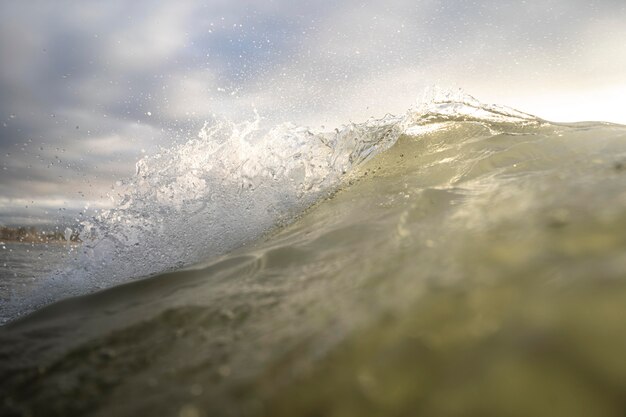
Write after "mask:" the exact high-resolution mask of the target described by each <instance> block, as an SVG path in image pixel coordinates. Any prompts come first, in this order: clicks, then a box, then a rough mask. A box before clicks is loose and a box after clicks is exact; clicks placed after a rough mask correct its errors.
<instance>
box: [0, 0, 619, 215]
mask: <svg viewBox="0 0 626 417" xmlns="http://www.w3.org/2000/svg"><path fill="white" fill-rule="evenodd" d="M624 22H626V2H624V0H526V1H523V0H522V1H520V0H516V1H508V0H473V1H469V0H447V1H435V0H396V1H384V2H383V1H370V2H364V1H351V0H332V1H330V0H318V1H297V0H274V1H271V0H265V1H248V0H239V1H237V0H205V1H176V2H163V1H141V0H138V1H133V2H128V1H122V0H108V1H106V2H102V1H81V2H69V1H63V0H58V1H54V2H51V1H48V0H45V1H37V0H31V1H28V2H20V1H11V0H5V1H2V2H0V148H1V149H0V224H28V225H30V224H44V223H50V222H53V221H59V220H58V219H62V221H63V222H67V221H73V219H75V218H76V217H77V216H78V215H79V213H81V212H83V213H88V212H89V211H87V212H86V211H85V210H86V208H87V210H93V209H98V208H105V207H108V206H110V205H111V204H112V203H111V201H112V200H111V198H110V197H111V195H112V194H114V189H115V187H116V183H118V181H121V180H123V179H124V178H128V177H130V176H132V175H133V174H134V171H135V163H136V161H137V160H138V159H139V158H141V157H142V156H143V155H145V154H153V153H155V152H158V150H159V149H160V147H170V146H172V145H173V144H175V143H180V142H184V141H186V140H187V139H189V138H192V137H195V136H196V134H197V132H198V130H199V129H200V127H201V126H202V125H203V123H204V122H205V121H207V120H211V118H212V117H214V115H218V116H224V117H228V118H230V119H231V120H246V119H251V118H253V116H254V111H255V109H256V110H257V111H258V112H259V114H261V115H262V116H263V117H264V118H265V121H266V122H268V123H282V122H293V123H296V124H300V125H308V126H313V127H320V126H325V127H326V128H334V127H335V126H339V125H342V124H345V123H348V122H350V121H354V122H358V121H362V120H365V119H367V118H369V117H372V116H373V117H381V116H383V115H385V114H386V113H392V114H401V113H404V112H405V111H406V110H407V109H408V108H409V107H410V106H411V105H413V104H414V102H415V100H416V99H417V98H419V97H420V96H421V95H422V93H423V91H424V89H425V88H428V87H432V86H438V87H441V88H447V89H456V88H462V89H463V90H464V91H466V92H467V93H469V94H471V95H473V96H475V97H476V98H478V99H479V100H481V101H483V102H487V103H497V104H503V105H508V106H510V107H514V108H517V109H519V110H522V111H525V112H529V113H533V114H536V115H538V116H540V117H543V118H545V119H548V120H555V121H582V120H602V121H610V122H615V123H623V124H626V42H625V41H624V40H625V39H626V24H624ZM118 184H119V183H118Z"/></svg>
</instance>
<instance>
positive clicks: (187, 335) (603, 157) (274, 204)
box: [0, 101, 626, 417]
mask: <svg viewBox="0 0 626 417" xmlns="http://www.w3.org/2000/svg"><path fill="white" fill-rule="evenodd" d="M368 123H369V124H363V125H354V126H353V127H351V128H350V129H352V130H351V131H352V132H355V133H354V134H353V135H351V136H346V135H347V134H346V131H343V133H341V131H337V132H336V136H333V135H330V134H329V135H326V136H324V135H321V136H319V135H318V136H316V135H313V134H312V135H311V136H310V138H309V139H310V141H312V142H306V141H305V140H304V139H301V141H302V142H303V143H305V145H302V146H304V148H303V152H302V154H301V155H300V156H296V153H294V152H291V151H289V152H291V153H289V155H291V156H289V157H288V156H286V155H287V153H288V152H287V151H286V150H285V154H283V155H282V157H283V163H285V164H286V165H282V166H283V167H284V170H283V171H282V173H279V172H278V171H275V172H274V177H272V174H271V173H270V172H269V171H268V170H267V167H268V166H270V164H269V163H265V162H266V161H267V160H264V163H263V164H261V165H254V164H252V165H250V167H249V168H244V169H240V170H231V171H229V172H231V173H235V174H236V175H239V174H241V173H247V174H249V175H245V176H236V175H235V174H232V175H231V176H230V177H228V179H227V180H225V181H227V182H228V181H231V182H236V183H238V184H247V183H246V182H245V181H249V182H250V181H251V184H252V185H251V186H249V187H248V188H249V189H250V190H252V191H240V192H239V194H233V197H232V198H231V197H223V196H225V195H227V193H226V194H225V193H222V194H220V195H221V196H222V197H220V198H223V200H222V202H224V201H226V203H225V204H226V206H225V207H226V208H227V210H228V211H229V212H230V215H231V216H232V217H231V218H229V219H228V220H225V221H224V222H223V223H221V224H222V225H221V226H220V225H219V224H218V225H216V224H211V223H203V222H200V221H199V220H198V219H200V218H203V216H208V217H210V216H209V215H208V214H206V212H204V211H203V209H202V208H200V207H199V206H196V205H192V206H188V205H186V204H189V202H188V201H187V202H185V201H183V200H184V199H182V200H181V199H176V198H174V200H175V201H177V203H176V204H179V203H180V204H181V206H180V207H179V208H178V210H183V211H184V212H185V213H188V214H189V213H192V214H191V215H190V216H191V217H189V216H188V217H187V221H188V223H186V226H185V227H187V229H185V230H195V231H196V232H197V233H196V234H194V233H191V232H190V233H191V237H190V235H189V234H184V236H183V235H177V234H175V235H174V236H175V239H174V241H172V240H170V241H168V242H167V243H168V244H171V243H172V242H174V245H173V246H170V247H173V249H172V251H170V252H168V249H167V246H165V245H164V246H161V247H159V251H157V252H156V253H155V254H154V256H158V259H160V260H161V261H159V262H161V263H159V264H158V265H156V264H155V263H154V262H153V263H152V264H151V265H153V266H155V265H156V266H158V267H159V268H161V267H163V268H165V269H168V268H169V269H168V270H169V272H166V273H163V274H159V275H156V276H153V277H151V278H149V279H144V280H139V281H137V280H135V281H131V282H128V283H125V284H123V285H117V286H115V287H113V288H110V289H107V290H104V291H100V292H97V293H93V294H90V295H83V296H81V297H76V298H72V299H68V300H65V301H61V302H57V303H56V304H52V305H49V306H48V307H45V308H43V309H41V310H39V311H37V312H35V313H34V314H32V315H30V316H28V317H26V318H24V319H21V320H18V321H14V322H12V323H10V324H8V325H6V326H4V327H2V328H0V400H1V402H0V414H1V415H3V416H5V415H6V416H30V415H34V416H39V415H46V416H69V415H89V416H138V415H160V416H181V417H182V416H272V417H277V416H342V417H350V416H354V417H357V416H358V417H364V416H407V415H420V416H483V417H484V416H520V417H522V416H531V415H532V416H546V417H547V416H550V417H555V416H567V417H576V416H591V415H593V416H607V417H608V416H616V417H617V416H623V415H624V412H625V411H626V360H625V358H624V352H626V332H625V331H624V330H625V329H626V314H624V312H625V309H624V305H626V276H625V274H624V271H626V127H624V126H618V125H611V124H604V123H581V124H572V125H559V124H552V123H549V122H546V121H543V120H541V119H537V118H534V117H532V116H529V115H525V114H523V113H519V112H515V111H512V110H510V109H504V108H499V107H494V106H482V105H478V104H476V103H474V102H471V101H465V102H439V103H436V105H435V104H433V105H431V106H430V107H428V108H423V109H420V110H419V111H417V110H415V111H412V112H409V113H407V115H405V116H403V117H397V118H394V117H388V118H386V119H384V120H382V121H376V122H374V121H370V122H368ZM290 132H293V130H290ZM341 135H344V136H341ZM299 137H300V138H301V136H299ZM342 137H349V138H351V139H350V141H342V139H341V138H342ZM320 138H323V139H324V140H322V139H320ZM352 138H354V140H353V139H352ZM364 138H366V139H367V140H365V141H363V140H362V139H364ZM333 141H334V142H333ZM198 143H199V142H198ZM198 143H197V144H196V145H197V146H200V145H198ZM318 145H319V148H318ZM294 146H295V145H294ZM298 146H300V145H298ZM264 149H271V146H270V147H264ZM292 150H293V149H292ZM254 154H255V155H259V153H258V152H255V153H254ZM271 154H275V152H273V151H272V152H269V153H268V154H267V155H271ZM169 157H171V155H170V156H167V158H169ZM266 158H269V156H266ZM289 158H291V159H289ZM298 158H300V159H298ZM333 158H334V159H333ZM303 159H304V160H305V161H308V162H307V163H305V164H301V165H302V166H304V167H309V169H308V170H307V169H305V168H302V169H300V168H298V167H299V166H300V165H299V164H300V163H299V162H298V163H293V164H292V163H291V162H289V161H301V160H303ZM222 161H223V163H224V164H225V165H228V163H229V161H230V160H228V159H222ZM285 161H287V162H285ZM310 161H316V162H315V163H310V164H309V162H310ZM337 161H339V162H337ZM253 162H254V161H253ZM307 164H309V165H307ZM155 166H156V165H155ZM167 166H168V167H171V168H172V169H173V166H170V165H167ZM198 166H199V168H197V169H198V170H200V169H204V168H202V164H200V163H199V165H198ZM251 167H256V168H251ZM314 167H317V168H316V169H317V170H315V169H313V168H314ZM144 168H145V169H148V170H149V171H148V172H149V174H147V177H146V178H145V180H146V181H150V180H151V178H152V179H154V181H155V182H158V184H163V183H162V182H159V181H162V178H161V179H158V180H157V179H155V178H156V177H154V176H152V177H151V176H150V175H153V173H154V171H151V169H152V168H151V167H150V166H146V167H143V166H140V169H144ZM168 169H169V168H168ZM216 169H221V168H216V167H214V168H212V170H213V171H211V172H213V173H214V172H217V171H215V170H216ZM246 169H250V170H251V171H246ZM206 172H208V171H204V173H206ZM220 172H221V171H220ZM296 172H299V173H300V174H298V175H300V176H299V177H297V178H298V180H297V181H296V183H295V184H293V185H291V186H287V184H290V182H289V179H290V178H296V176H295V175H296V174H295V173H296ZM283 174H284V176H281V175H283ZM138 175H141V174H140V173H139V174H138ZM165 175H166V176H167V178H169V181H170V183H168V184H169V185H168V186H169V189H170V190H172V192H173V193H174V194H175V193H176V192H178V191H180V190H183V189H184V187H192V185H190V184H193V183H194V181H196V182H197V183H198V184H200V185H197V187H199V189H201V190H204V189H205V188H206V187H207V184H209V185H210V184H211V183H210V181H209V180H207V178H206V177H203V175H204V174H203V173H202V172H200V171H196V174H194V175H195V178H196V179H195V180H194V179H189V178H188V181H186V182H184V184H182V185H181V184H180V183H179V184H178V186H176V184H174V183H175V182H176V179H177V178H180V176H179V174H176V175H174V176H172V177H170V176H169V175H170V174H169V173H166V174H165ZM207 175H212V174H211V173H209V174H207ZM233 178H237V179H236V180H233ZM200 179H201V180H204V181H205V182H204V183H202V182H201V181H199V180H200ZM133 181H136V182H141V181H142V179H141V177H138V178H137V179H135V180H133ZM242 181H243V182H242ZM276 182H278V185H277V186H276V188H274V185H273V184H276ZM229 184H230V183H229ZM229 184H226V183H223V186H224V189H226V188H228V187H229V186H230V185H229ZM227 186H228V187H227ZM138 187H139V188H135V189H134V191H131V193H130V199H129V200H128V202H127V203H124V204H127V205H126V206H121V207H120V208H118V209H117V212H116V213H117V214H116V215H118V216H120V215H124V216H127V217H128V219H127V220H128V221H127V222H126V224H128V223H130V224H132V225H133V226H136V225H137V224H138V223H137V219H139V218H143V219H144V220H145V223H144V224H143V225H142V226H141V227H133V228H132V229H128V231H127V232H125V236H126V238H125V239H122V238H120V236H121V235H120V234H119V233H120V230H124V229H123V226H122V224H123V223H107V222H109V221H110V220H107V219H109V218H108V217H106V216H104V217H103V218H102V219H100V220H99V223H98V222H96V223H98V224H97V225H96V226H93V227H94V228H95V229H97V230H96V231H95V234H96V235H97V233H98V231H102V230H109V231H110V232H111V231H112V232H111V233H112V234H109V236H114V237H115V238H116V239H117V240H118V246H116V247H117V248H118V249H116V250H123V249H124V248H126V247H128V248H135V247H137V248H138V249H133V250H131V251H129V252H126V254H122V255H120V257H116V256H114V255H111V259H108V258H107V259H105V258H106V257H105V256H101V255H98V254H97V252H98V245H101V247H104V246H106V245H105V244H104V243H102V242H105V240H98V239H105V238H101V237H100V238H99V237H95V238H94V240H93V241H92V243H91V244H90V243H88V242H86V245H91V246H93V247H95V249H93V248H92V249H93V250H92V254H91V255H90V256H95V257H96V258H97V259H98V265H100V267H98V268H96V269H94V270H93V271H94V272H93V275H91V277H98V278H94V279H95V280H102V279H103V278H102V277H104V276H105V275H106V274H105V272H106V268H104V269H103V268H102V267H101V266H102V265H104V266H106V267H107V268H110V271H111V274H112V275H113V274H115V275H116V276H117V277H118V278H119V279H118V278H116V279H114V280H112V281H111V282H112V283H113V284H118V283H119V282H122V281H123V280H122V279H121V277H122V276H124V275H125V274H126V272H129V271H130V272H132V273H133V274H135V273H136V272H137V271H136V268H138V266H137V265H138V264H141V263H144V262H146V261H149V260H151V259H153V258H151V256H153V255H152V254H149V253H148V252H146V255H145V256H146V257H144V258H141V259H137V260H136V262H135V263H133V264H132V265H130V263H131V261H132V260H131V259H129V258H128V257H132V256H136V255H137V253H142V252H141V250H142V249H141V248H142V247H144V246H142V245H144V242H145V241H146V240H150V239H153V237H154V236H156V235H154V234H153V233H154V231H155V230H157V229H155V228H154V227H152V225H150V222H152V221H153V219H154V211H151V212H150V213H144V212H142V211H141V209H146V208H147V207H148V204H152V203H153V202H161V203H162V205H161V209H162V210H164V211H167V210H170V212H169V213H171V212H176V210H177V209H176V208H175V207H174V208H172V207H173V206H170V205H167V204H169V203H166V202H165V201H171V199H165V198H164V197H163V195H162V194H161V195H156V194H158V193H156V192H155V195H153V196H148V193H149V191H148V190H153V191H154V188H141V184H140V185H139V186H138ZM177 187H178V188H177ZM181 187H182V188H181ZM290 187H291V188H290ZM165 188H167V187H165ZM165 188H163V190H165ZM131 189H132V187H131ZM243 189H244V190H245V189H246V188H245V187H243ZM142 190H144V191H142ZM254 190H257V191H254ZM281 190H282V191H283V194H281ZM150 192H152V191H150ZM203 192H204V191H197V192H196V193H200V194H201V193H203ZM242 192H245V193H247V194H242ZM142 193H143V194H142ZM189 194H191V191H188V195H189ZM139 195H142V196H143V197H142V198H143V200H141V201H142V202H141V203H139V199H138V197H137V196H139ZM204 195H209V196H212V195H213V194H211V193H210V192H208V194H207V193H205V194H204ZM150 198H152V200H150ZM212 198H215V197H212ZM135 199H136V200H135ZM224 199H225V200H224ZM259 199H262V200H259ZM197 201H198V200H194V201H193V202H192V203H193V204H195V202H197ZM243 201H249V202H250V204H249V205H248V208H246V207H243V208H242V206H241V203H242V202H243ZM181 202H182V203H181ZM311 204H312V206H311ZM279 206H280V207H279ZM149 207H150V209H151V210H153V209H155V206H152V205H151V206H149ZM164 207H169V208H167V209H166V208H164ZM181 207H182V208H181ZM208 207H213V206H211V205H208ZM307 207H308V208H307ZM140 208H141V209H140ZM211 210H212V209H211ZM263 211H264V213H265V214H264V215H263V216H261V217H259V216H260V215H259V213H261V212H263ZM142 213H143V214H144V216H143V217H141V216H142ZM193 213H195V214H193ZM246 213H249V214H246ZM285 213H289V215H287V214H285ZM167 215H168V214H167V213H165V214H163V216H164V217H163V218H165V219H166V220H164V223H165V225H164V226H163V227H164V228H165V229H166V230H169V231H172V230H179V228H178V224H185V223H184V222H180V219H173V218H167V217H166V216H167ZM107 216H113V215H107ZM133 216H134V217H133ZM193 216H199V217H193ZM259 218H260V219H261V220H262V221H261V222H258V221H257V219H259ZM177 222H178V223H177ZM233 222H236V223H233ZM113 224H115V227H113V226H111V225H113ZM224 225H225V226H224ZM226 226H228V227H226ZM207 231H209V232H210V233H211V234H212V237H210V238H211V239H213V238H214V239H217V241H219V242H221V243H219V245H218V246H219V248H217V249H219V250H217V249H216V250H215V251H213V252H211V253H215V254H218V255H215V256H211V257H207V259H209V260H205V261H202V260H201V259H198V257H196V255H197V254H199V253H200V252H202V250H203V249H206V247H203V246H202V245H203V244H204V242H205V240H203V239H204V238H202V239H200V240H199V241H198V238H197V236H205V235H204V234H203V232H204V233H205V234H206V233H207ZM146 236H147V237H146ZM261 236H262V237H261ZM259 237H260V240H259ZM109 239H110V238H109ZM154 239H156V238H154ZM207 239H208V240H211V239H209V238H207ZM255 239H256V240H255ZM211 241H215V240H211ZM152 242H155V240H153V241H152ZM176 242H178V244H176ZM135 243H140V244H139V245H135ZM243 243H246V244H245V245H244V246H243V247H241V244H243ZM119 245H121V246H119ZM125 245H126V246H125ZM198 245H200V246H198ZM216 245H217V244H216ZM186 246H190V249H189V250H187V251H185V250H184V247H186ZM120 248H122V249H120ZM181 248H183V249H181ZM222 249H223V250H222ZM94 251H95V252H96V255H93V252H94ZM134 251H136V252H134ZM209 252H210V251H208V250H207V253H209ZM102 253H104V252H102ZM181 253H182V254H184V257H186V258H184V259H183V255H180V254H181ZM161 255H163V256H161ZM192 255H193V256H192ZM216 256H217V257H216ZM170 257H173V258H181V260H182V261H184V264H185V265H190V266H188V267H186V268H183V269H177V268H176V266H175V265H173V266H172V265H171V264H170V260H172V259H170ZM154 259H156V258H154ZM174 260H175V259H174ZM116 262H117V263H118V264H116ZM83 265H86V264H83ZM110 265H113V266H110ZM156 266H155V269H157V268H156ZM94 268H95V267H94ZM84 271H86V272H83V273H84V274H85V275H86V277H85V282H90V281H89V280H90V279H91V278H90V276H89V274H90V270H89V268H87V267H85V269H84ZM142 271H144V272H145V274H146V275H149V274H150V273H152V272H155V271H153V270H150V269H144V270H142ZM126 275H132V274H126ZM57 281H58V280H57ZM57 281H55V282H57ZM75 283H76V281H74V284H75ZM72 288H76V286H73V287H72ZM93 288H94V287H92V286H89V285H87V286H86V287H85V292H88V291H91V290H92V289H93Z"/></svg>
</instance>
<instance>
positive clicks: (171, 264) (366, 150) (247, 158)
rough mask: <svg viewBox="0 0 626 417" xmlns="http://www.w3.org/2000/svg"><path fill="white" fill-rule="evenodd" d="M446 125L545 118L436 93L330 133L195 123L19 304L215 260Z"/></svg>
mask: <svg viewBox="0 0 626 417" xmlns="http://www.w3.org/2000/svg"><path fill="white" fill-rule="evenodd" d="M255 114H256V113H255ZM456 122H475V123H479V124H482V125H484V126H486V127H488V128H489V129H492V130H494V129H495V130H497V129H498V126H507V128H508V129H509V130H510V128H511V127H512V126H517V127H519V128H524V127H527V126H536V125H540V124H543V123H546V122H545V121H543V120H541V119H539V118H536V117H534V116H531V115H528V114H525V113H522V112H519V111H516V110H513V109H510V108H507V107H502V106H495V105H485V104H482V103H480V102H479V101H477V100H476V99H474V98H473V97H471V96H469V95H466V94H464V93H462V92H458V93H449V92H446V93H440V92H436V93H433V94H432V96H431V97H430V98H429V99H427V100H423V101H421V102H420V103H418V104H417V105H416V106H415V107H414V108H412V109H410V110H409V111H407V113H406V114H404V115H401V116H392V115H387V116H385V117H383V118H381V119H370V120H368V121H366V122H364V123H351V124H348V125H346V126H343V127H341V128H337V129H334V130H332V131H317V130H313V129H310V128H307V127H299V126H295V125H293V124H289V123H286V124H281V125H278V126H275V127H271V128H266V127H263V120H262V118H261V117H259V115H258V114H256V117H255V119H254V120H252V121H248V122H244V123H234V122H231V121H229V120H226V119H218V120H216V121H215V122H213V123H210V124H209V123H205V125H204V127H203V128H202V129H201V130H200V132H199V133H198V135H197V137H196V138H193V139H190V140H189V141H188V142H186V143H184V144H182V145H177V146H174V147H172V148H170V149H165V150H162V151H161V152H160V153H157V154H155V155H151V156H148V157H145V158H143V159H142V160H140V161H139V162H138V163H137V167H136V174H135V176H134V177H132V178H130V179H128V180H127V181H125V182H123V183H122V184H121V185H120V187H119V190H118V194H119V198H118V201H117V202H116V207H115V208H113V209H110V210H105V211H102V212H100V213H99V214H98V215H97V216H96V217H94V218H92V219H90V220H88V221H85V222H83V224H82V232H81V239H82V240H83V244H82V245H81V247H80V249H79V250H78V251H77V254H76V256H75V259H74V262H73V263H71V265H69V266H68V268H67V269H66V270H65V271H64V272H61V273H56V274H54V276H52V277H51V278H50V279H46V280H45V284H43V285H44V288H41V289H40V291H36V292H35V295H34V296H33V297H32V298H31V299H30V300H28V302H26V303H25V302H24V300H19V301H18V302H17V304H19V306H20V307H19V309H22V310H23V309H24V305H25V304H27V305H29V306H30V307H26V308H27V309H29V310H32V309H35V308H37V307H38V306H41V305H43V304H48V303H50V302H53V301H55V300H57V299H60V298H64V297H67V296H68V295H79V294H83V293H88V292H93V291H95V290H98V289H101V288H106V287H110V286H113V285H117V284H120V283H123V282H126V281H128V280H131V279H134V278H140V277H146V276H150V275H153V274H157V273H160V272H164V271H168V270H173V269H180V268H184V267H188V266H191V265H193V264H196V263H198V262H202V261H209V260H212V259H215V258H216V257H219V256H220V255H224V254H226V253H228V252H230V251H232V250H233V249H235V248H238V247H241V246H243V245H246V244H248V243H250V242H253V241H255V240H258V239H259V238H260V237H261V236H263V235H264V234H265V233H267V232H268V231H271V230H273V229H274V228H276V227H277V226H280V225H283V224H285V223H288V222H290V221H292V220H293V219H294V218H295V217H296V216H298V214H300V213H302V212H303V211H304V210H305V209H306V208H308V207H310V206H311V205H312V204H314V203H315V202H316V201H318V200H320V199H321V198H323V197H326V196H328V195H330V194H331V193H332V192H334V191H335V190H337V189H338V188H339V187H341V186H342V184H343V183H344V181H345V179H346V178H347V177H349V176H350V173H351V171H352V170H353V169H354V168H355V167H357V166H359V165H360V164H362V163H363V162H365V161H367V160H368V159H370V158H371V157H373V156H374V155H376V154H379V153H381V152H384V151H385V150H386V149H388V148H389V147H391V146H392V145H393V144H394V143H395V142H396V141H397V140H398V138H399V137H400V136H402V135H409V136H419V135H421V134H423V133H427V132H431V131H434V130H439V129H446V128H448V127H450V126H451V125H453V124H454V123H456Z"/></svg>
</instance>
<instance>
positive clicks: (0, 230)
mask: <svg viewBox="0 0 626 417" xmlns="http://www.w3.org/2000/svg"><path fill="white" fill-rule="evenodd" d="M68 235H69V236H68ZM0 242H6V243H55V244H56V243H64V244H65V243H72V244H76V243H80V242H81V239H80V237H79V236H78V232H77V231H73V230H71V229H70V230H69V231H68V233H65V232H62V231H60V230H58V229H57V230H38V229H37V228H36V227H32V226H31V227H6V226H0Z"/></svg>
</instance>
